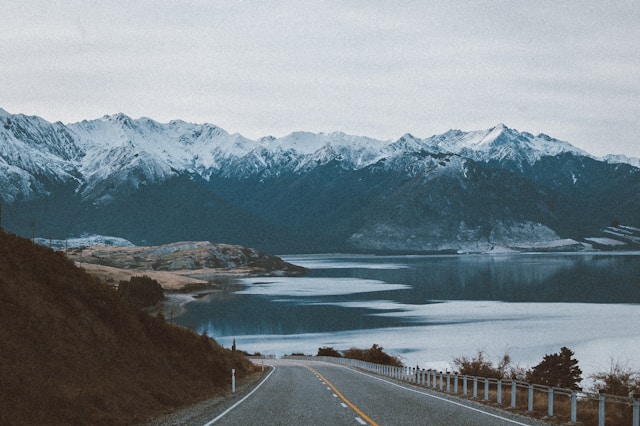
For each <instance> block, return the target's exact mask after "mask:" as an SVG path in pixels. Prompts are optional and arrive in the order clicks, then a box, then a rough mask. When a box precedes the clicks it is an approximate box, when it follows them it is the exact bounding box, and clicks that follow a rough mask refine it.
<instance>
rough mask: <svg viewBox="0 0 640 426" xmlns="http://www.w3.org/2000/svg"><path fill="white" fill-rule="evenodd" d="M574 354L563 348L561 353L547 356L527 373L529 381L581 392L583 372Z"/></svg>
mask: <svg viewBox="0 0 640 426" xmlns="http://www.w3.org/2000/svg"><path fill="white" fill-rule="evenodd" d="M574 355H575V354H574V352H573V351H572V350H571V349H569V348H567V347H566V346H563V347H562V348H560V352H558V353H555V354H548V355H545V356H544V358H543V359H542V362H540V363H539V364H538V365H536V366H535V367H533V368H532V369H531V370H529V371H528V372H527V377H526V379H527V381H528V382H531V383H535V384H539V385H545V386H551V387H557V388H565V389H574V390H579V389H580V387H579V386H578V383H580V382H581V381H582V370H581V369H580V367H578V360H577V359H575V358H574V357H573V356H574Z"/></svg>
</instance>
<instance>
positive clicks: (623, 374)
mask: <svg viewBox="0 0 640 426" xmlns="http://www.w3.org/2000/svg"><path fill="white" fill-rule="evenodd" d="M578 364H579V362H578V360H577V359H576V358H575V357H574V352H573V351H572V350H570V349H569V348H567V347H562V348H560V351H559V352H557V353H552V354H547V355H545V356H544V357H543V359H542V361H540V363H538V364H537V365H535V366H534V367H532V368H530V369H525V368H522V367H518V366H514V365H512V364H511V358H510V356H509V355H508V354H505V355H504V356H502V357H501V358H500V360H498V361H497V362H495V363H494V362H493V361H492V360H491V359H489V358H488V357H487V356H486V354H485V353H484V352H483V351H481V350H479V351H478V353H477V354H476V355H475V356H472V357H460V358H455V359H454V360H453V362H452V365H453V367H454V370H455V371H456V372H457V373H458V374H460V375H467V376H477V377H488V378H492V379H501V380H516V381H519V382H526V383H533V384H535V385H542V386H548V387H553V388H556V389H567V390H572V391H580V392H581V394H582V395H589V394H591V395H598V394H600V393H604V394H607V395H609V396H614V397H615V396H619V397H635V398H638V397H639V396H640V371H633V370H631V369H629V368H628V367H625V366H624V365H622V364H620V363H619V362H614V361H612V362H611V367H610V369H609V371H607V372H599V373H595V374H592V375H590V376H589V378H590V379H591V382H592V384H591V385H590V387H589V388H588V389H582V388H581V387H580V386H579V384H580V382H581V381H582V371H581V369H580V367H579V366H578ZM479 392H480V393H479V398H480V399H481V400H483V401H484V399H485V395H484V390H483V389H481V390H480V391H479ZM503 392H504V394H503V397H502V398H503V401H509V400H510V398H511V389H510V387H509V386H507V387H504V388H503ZM516 396H517V401H518V402H517V406H518V407H527V400H526V399H527V392H526V391H520V392H518V393H516ZM547 398H548V395H547V392H546V391H542V390H539V389H536V391H535V392H534V404H533V405H534V407H537V408H535V409H534V412H533V414H534V415H535V416H536V417H544V416H545V414H546V407H547V402H548V401H547ZM488 399H489V400H490V401H496V400H497V390H496V389H495V387H493V388H491V389H490V395H489V397H488ZM541 407H542V408H541ZM525 414H526V413H525ZM570 415H571V400H570V397H569V395H568V394H565V395H563V393H562V392H560V391H559V392H558V395H557V396H556V398H555V400H554V418H553V419H546V420H547V421H554V422H558V423H563V422H566V421H568V420H569V419H570ZM632 415H633V412H632V409H631V407H630V406H629V405H627V404H623V403H611V404H608V405H607V408H606V424H616V425H618V424H620V425H627V424H628V425H630V424H631V422H632ZM578 422H579V423H580V424H582V425H585V426H589V425H597V424H598V401H597V398H596V399H594V398H584V397H581V398H580V399H579V400H578Z"/></svg>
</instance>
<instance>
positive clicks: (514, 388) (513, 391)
mask: <svg viewBox="0 0 640 426" xmlns="http://www.w3.org/2000/svg"><path fill="white" fill-rule="evenodd" d="M517 389H518V383H517V382H516V381H515V380H511V408H516V391H517Z"/></svg>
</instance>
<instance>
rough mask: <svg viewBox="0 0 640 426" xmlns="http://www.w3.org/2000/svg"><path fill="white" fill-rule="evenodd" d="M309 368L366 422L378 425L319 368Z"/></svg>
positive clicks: (372, 425) (374, 425) (373, 425)
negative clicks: (326, 377)
mask: <svg viewBox="0 0 640 426" xmlns="http://www.w3.org/2000/svg"><path fill="white" fill-rule="evenodd" d="M307 368H308V369H309V370H311V371H313V372H314V373H315V374H317V375H318V377H320V379H321V380H322V381H324V382H325V383H326V384H327V386H329V387H330V388H331V390H333V391H334V392H335V394H336V395H338V397H339V398H340V399H341V400H343V401H344V402H345V404H347V405H348V406H349V407H351V409H352V410H353V411H355V412H356V413H357V414H358V415H359V416H360V417H362V419H363V420H364V421H365V422H367V423H369V424H370V425H371V426H378V423H376V422H375V421H373V420H372V419H371V418H370V417H369V416H367V415H366V414H365V413H363V412H362V411H361V410H360V409H359V408H358V407H356V406H355V405H353V404H352V403H351V401H349V400H348V399H347V398H345V397H344V395H343V394H342V393H340V391H339V390H338V389H337V388H336V387H335V386H333V384H332V383H331V382H330V381H328V380H327V379H325V378H324V377H323V376H322V374H320V373H319V372H318V370H316V369H315V368H311V367H307Z"/></svg>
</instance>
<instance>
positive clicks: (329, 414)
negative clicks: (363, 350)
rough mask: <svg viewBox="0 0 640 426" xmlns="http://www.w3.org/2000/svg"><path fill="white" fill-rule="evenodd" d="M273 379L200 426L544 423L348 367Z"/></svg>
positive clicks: (280, 365) (277, 373)
mask: <svg viewBox="0 0 640 426" xmlns="http://www.w3.org/2000/svg"><path fill="white" fill-rule="evenodd" d="M269 364H271V365H272V366H273V370H272V371H271V372H270V374H269V375H268V376H267V377H266V378H265V379H264V380H263V381H262V382H260V383H259V385H258V387H257V388H256V389H254V390H253V391H252V392H251V393H249V394H247V395H245V396H244V397H243V398H242V399H239V398H238V400H237V401H235V402H234V405H231V406H229V404H227V405H224V404H214V405H212V406H208V407H200V408H199V409H200V412H199V413H197V415H195V416H191V417H190V418H189V419H186V418H185V420H184V421H180V420H178V419H176V418H174V419H173V420H172V421H171V424H199V425H332V426H336V425H355V426H358V425H364V424H370V425H460V426H467V425H469V426H470V425H474V426H475V425H482V426H498V425H500V426H502V425H510V426H511V425H541V424H544V423H542V422H540V421H536V420H533V419H528V418H526V417H523V416H518V415H515V414H511V413H508V412H506V411H502V410H497V409H495V408H491V407H484V406H482V405H481V404H479V403H474V402H473V401H467V400H463V399H459V398H454V397H449V396H446V395H444V394H442V393H437V392H433V391H430V390H427V389H424V388H418V387H415V386H411V385H407V384H403V383H400V382H397V381H394V380H391V379H388V378H386V377H378V376H373V375H369V374H366V373H361V372H359V371H357V370H353V369H350V368H346V367H343V366H338V365H333V364H328V363H323V362H318V361H297V360H269Z"/></svg>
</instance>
